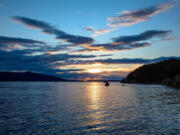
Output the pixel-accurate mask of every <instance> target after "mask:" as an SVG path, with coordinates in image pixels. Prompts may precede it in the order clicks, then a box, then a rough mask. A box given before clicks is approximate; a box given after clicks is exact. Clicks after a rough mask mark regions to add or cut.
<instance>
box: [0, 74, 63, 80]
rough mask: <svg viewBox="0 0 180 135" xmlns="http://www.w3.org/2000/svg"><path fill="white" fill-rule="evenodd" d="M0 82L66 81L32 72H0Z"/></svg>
mask: <svg viewBox="0 0 180 135" xmlns="http://www.w3.org/2000/svg"><path fill="white" fill-rule="evenodd" d="M0 81H66V80H64V79H62V78H59V77H56V76H50V75H44V74H40V73H31V72H0Z"/></svg>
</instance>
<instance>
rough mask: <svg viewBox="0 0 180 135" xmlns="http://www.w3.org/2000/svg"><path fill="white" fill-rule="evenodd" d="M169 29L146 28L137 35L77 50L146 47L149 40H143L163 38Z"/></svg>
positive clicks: (120, 49)
mask: <svg viewBox="0 0 180 135" xmlns="http://www.w3.org/2000/svg"><path fill="white" fill-rule="evenodd" d="M171 33H172V32H171V31H170V30H148V31H145V32H143V33H140V34H137V35H129V36H119V37H116V38H112V40H113V42H110V43H104V44H91V45H89V46H87V47H84V48H82V49H80V50H78V51H77V52H92V51H124V50H131V49H136V48H142V47H148V46H150V45H152V43H151V42H145V41H146V40H150V39H152V38H164V37H166V36H167V35H169V34H171Z"/></svg>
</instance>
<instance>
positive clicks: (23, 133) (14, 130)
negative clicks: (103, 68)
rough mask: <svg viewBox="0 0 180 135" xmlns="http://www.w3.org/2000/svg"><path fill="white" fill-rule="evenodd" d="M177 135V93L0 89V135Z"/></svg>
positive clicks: (140, 88) (15, 85)
mask: <svg viewBox="0 0 180 135" xmlns="http://www.w3.org/2000/svg"><path fill="white" fill-rule="evenodd" d="M73 134H75V135H76V134H77V135H79V134H82V135H86V134H92V135H96V134H102V135H106V134H107V135H121V134H122V135H136V134H137V135H147V134H148V135H149V134H152V135H172V134H177V135H178V134H179V135H180V90H175V89H173V88H168V87H164V86H159V85H126V86H122V84H120V83H111V86H110V87H105V86H104V84H103V83H99V82H89V83H83V82H48V83H47V82H12V83H7V82H6V83H2V82H1V83H0V135H73Z"/></svg>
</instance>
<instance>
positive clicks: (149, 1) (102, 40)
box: [0, 0, 180, 80]
mask: <svg viewBox="0 0 180 135" xmlns="http://www.w3.org/2000/svg"><path fill="white" fill-rule="evenodd" d="M179 12H180V1H179V0H156V1H155V0H146V1H145V0H46V1H45V0H29V1H27V0H0V71H11V72H37V73H44V74H49V75H56V76H59V77H62V78H65V79H79V80H99V79H111V80H117V79H121V78H122V77H125V76H126V75H127V74H128V73H129V72H131V71H133V70H134V69H136V68H138V67H139V66H141V65H143V64H148V63H154V62H159V61H162V60H166V59H170V58H177V59H179V58H180V52H179V50H180V45H179V41H180V16H179Z"/></svg>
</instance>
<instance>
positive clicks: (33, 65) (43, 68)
mask: <svg viewBox="0 0 180 135" xmlns="http://www.w3.org/2000/svg"><path fill="white" fill-rule="evenodd" d="M29 53H31V50H28V49H27V50H15V51H2V50H0V56H1V57H0V67H1V69H0V70H1V71H31V72H41V73H49V74H56V75H57V72H63V73H67V72H69V71H74V69H72V70H71V69H67V70H64V69H59V68H58V67H60V66H63V65H65V62H66V61H67V60H72V59H79V58H95V57H96V56H94V55H69V54H56V55H49V54H42V55H28V54H29ZM57 62H61V63H58V67H57ZM81 70H82V69H78V71H81ZM76 71H77V70H76Z"/></svg>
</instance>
